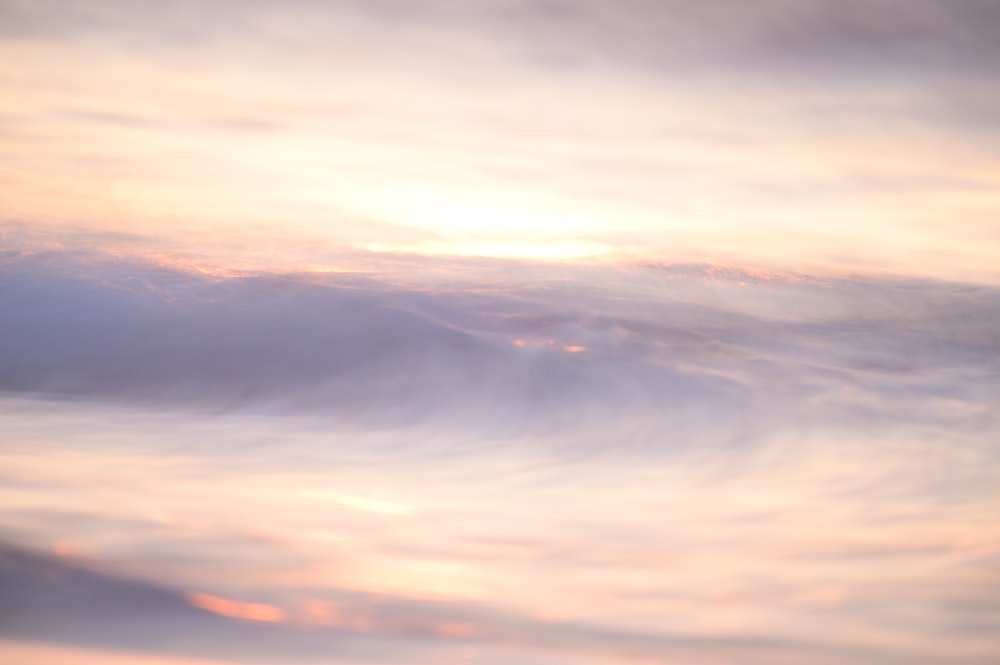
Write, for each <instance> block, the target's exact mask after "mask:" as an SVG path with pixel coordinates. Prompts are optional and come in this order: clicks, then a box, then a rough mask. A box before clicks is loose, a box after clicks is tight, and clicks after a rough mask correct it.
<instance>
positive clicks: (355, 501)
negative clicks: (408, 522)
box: [299, 489, 413, 515]
mask: <svg viewBox="0 0 1000 665" xmlns="http://www.w3.org/2000/svg"><path fill="white" fill-rule="evenodd" d="M299 496H300V497H303V498H306V499H323V500H327V501H334V502H336V503H339V504H341V505H342V506H347V507H348V508H356V509H358V510H367V511H369V512H373V513H381V514H383V515H409V514H411V513H413V508H412V507H411V506H408V505H406V504H404V503H399V502H397V501H386V500H384V499H374V498H371V497H365V496H357V495H353V494H340V493H338V492H331V491H328V490H323V489H311V490H301V491H300V492H299Z"/></svg>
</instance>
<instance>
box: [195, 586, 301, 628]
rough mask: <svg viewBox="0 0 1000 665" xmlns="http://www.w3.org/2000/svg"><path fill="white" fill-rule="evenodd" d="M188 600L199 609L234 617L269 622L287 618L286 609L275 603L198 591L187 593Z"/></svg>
mask: <svg viewBox="0 0 1000 665" xmlns="http://www.w3.org/2000/svg"><path fill="white" fill-rule="evenodd" d="M187 601H188V602H189V603H190V604H191V605H193V606H194V607H197V608H199V609H203V610H207V611H209V612H212V613H213V614H219V615H222V616H225V617H230V618H233V619H246V620H247V621H264V622H267V623H280V622H282V621H284V620H285V611H284V610H283V609H281V608H280V607H275V606H274V605H264V604H263V603H241V602H239V601H236V600H229V599H228V598H220V597H219V596H211V595H209V594H207V593H196V592H191V593H189V594H187Z"/></svg>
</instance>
